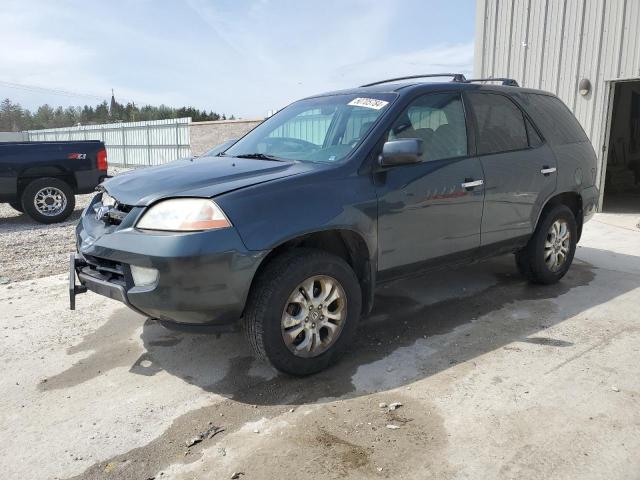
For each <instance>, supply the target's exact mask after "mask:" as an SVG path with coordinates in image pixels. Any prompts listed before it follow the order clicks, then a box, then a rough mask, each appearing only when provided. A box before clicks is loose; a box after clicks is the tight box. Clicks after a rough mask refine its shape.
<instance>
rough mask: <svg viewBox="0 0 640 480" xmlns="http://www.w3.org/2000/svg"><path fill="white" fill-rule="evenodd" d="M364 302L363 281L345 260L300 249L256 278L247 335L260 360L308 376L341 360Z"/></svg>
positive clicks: (247, 317)
mask: <svg viewBox="0 0 640 480" xmlns="http://www.w3.org/2000/svg"><path fill="white" fill-rule="evenodd" d="M361 303H362V297H361V292H360V284H359V283H358V279H357V277H356V275H355V273H354V272H353V270H352V269H351V267H350V266H349V265H348V264H347V263H346V262H345V261H344V260H343V259H341V258H339V257H337V256H335V255H331V254H329V253H326V252H323V251H320V250H314V249H306V248H305V249H302V248H301V249H295V250H292V251H290V252H286V253H284V254H282V255H281V256H279V257H276V258H275V259H274V260H272V261H271V262H270V263H269V264H268V265H267V266H266V267H265V269H264V270H263V271H262V272H261V273H260V276H259V277H258V278H257V279H256V284H255V286H254V288H253V289H252V292H251V294H250V297H249V299H248V301H247V308H246V310H245V315H244V330H245V334H246V336H247V339H248V341H249V344H250V345H251V347H252V349H253V351H254V353H255V354H256V356H258V357H259V358H261V359H263V360H265V361H267V362H269V363H271V364H272V365H273V366H274V367H275V368H277V369H278V370H280V371H282V372H285V373H288V374H291V375H309V374H312V373H315V372H318V371H320V370H323V369H325V368H326V367H327V366H329V365H330V364H331V363H333V362H334V361H335V360H337V358H338V357H339V355H340V353H342V351H344V348H345V347H346V346H347V345H348V344H349V343H350V342H351V340H352V338H353V336H354V334H355V331H356V325H357V322H358V318H359V316H360V310H361Z"/></svg>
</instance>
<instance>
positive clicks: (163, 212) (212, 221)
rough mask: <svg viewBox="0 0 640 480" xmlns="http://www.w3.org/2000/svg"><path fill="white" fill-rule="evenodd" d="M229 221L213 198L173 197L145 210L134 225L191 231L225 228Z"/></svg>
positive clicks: (165, 229)
mask: <svg viewBox="0 0 640 480" xmlns="http://www.w3.org/2000/svg"><path fill="white" fill-rule="evenodd" d="M230 226H231V222H230V221H229V220H228V219H227V217H226V215H225V214H224V212H223V211H222V210H221V209H220V207H219V206H218V205H217V204H216V202H214V201H213V200H208V199H204V198H173V199H171V200H163V201H161V202H159V203H157V204H155V205H154V206H152V207H151V208H150V209H149V210H147V211H146V212H145V213H144V214H143V215H142V218H141V219H140V220H139V221H138V224H137V225H136V227H137V228H140V229H144V230H164V231H171V232H193V231H199V230H213V229H217V228H227V227H230Z"/></svg>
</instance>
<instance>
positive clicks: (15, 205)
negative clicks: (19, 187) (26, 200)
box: [9, 202, 24, 213]
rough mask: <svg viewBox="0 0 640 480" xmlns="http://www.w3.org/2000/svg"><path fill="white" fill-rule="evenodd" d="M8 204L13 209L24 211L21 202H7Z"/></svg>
mask: <svg viewBox="0 0 640 480" xmlns="http://www.w3.org/2000/svg"><path fill="white" fill-rule="evenodd" d="M9 205H11V208H13V209H14V210H15V211H17V212H20V213H24V209H23V208H22V204H21V203H20V202H9Z"/></svg>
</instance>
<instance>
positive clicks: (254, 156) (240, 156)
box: [234, 153, 287, 162]
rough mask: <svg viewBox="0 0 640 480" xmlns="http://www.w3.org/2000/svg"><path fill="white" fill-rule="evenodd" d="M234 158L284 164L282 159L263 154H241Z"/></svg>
mask: <svg viewBox="0 0 640 480" xmlns="http://www.w3.org/2000/svg"><path fill="white" fill-rule="evenodd" d="M234 157H238V158H255V159H258V160H272V161H274V162H286V161H287V160H284V159H282V158H278V157H274V156H272V155H267V154H265V153H241V154H240V155H234Z"/></svg>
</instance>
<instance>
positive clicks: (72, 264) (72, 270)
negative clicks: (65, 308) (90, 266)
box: [69, 253, 87, 310]
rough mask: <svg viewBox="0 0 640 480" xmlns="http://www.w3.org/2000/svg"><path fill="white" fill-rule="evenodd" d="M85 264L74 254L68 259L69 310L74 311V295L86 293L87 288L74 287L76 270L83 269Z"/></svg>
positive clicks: (81, 286) (82, 286)
mask: <svg viewBox="0 0 640 480" xmlns="http://www.w3.org/2000/svg"><path fill="white" fill-rule="evenodd" d="M84 265H86V263H85V262H84V261H83V260H82V259H80V258H77V257H76V255H75V254H74V253H72V254H71V256H70V258H69V310H75V309H76V295H79V294H81V293H86V291H87V287H85V286H84V285H76V268H77V267H83V266H84Z"/></svg>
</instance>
